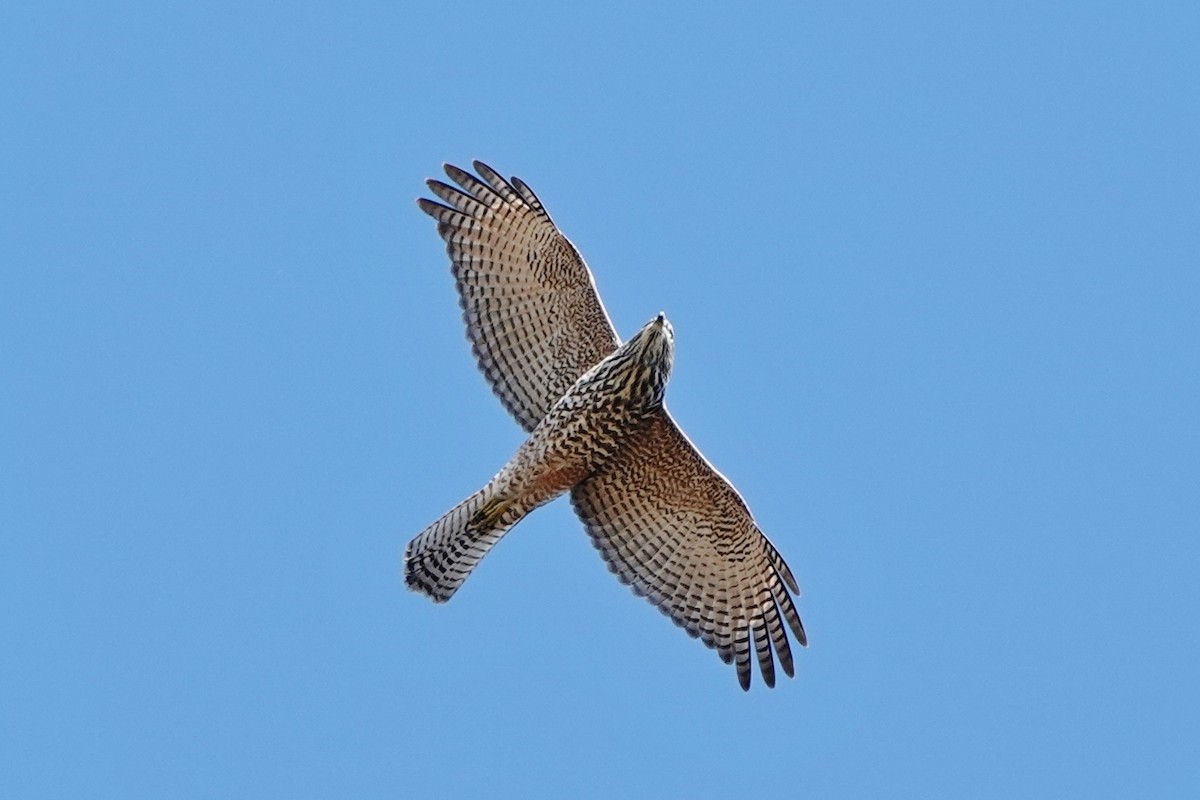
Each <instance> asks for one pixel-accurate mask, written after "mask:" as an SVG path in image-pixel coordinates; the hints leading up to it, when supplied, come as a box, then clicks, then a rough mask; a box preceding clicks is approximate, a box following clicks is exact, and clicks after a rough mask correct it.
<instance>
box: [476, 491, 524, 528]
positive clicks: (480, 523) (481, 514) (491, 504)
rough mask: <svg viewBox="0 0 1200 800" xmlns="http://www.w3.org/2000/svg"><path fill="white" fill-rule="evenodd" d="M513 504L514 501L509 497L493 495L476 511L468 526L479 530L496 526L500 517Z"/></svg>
mask: <svg viewBox="0 0 1200 800" xmlns="http://www.w3.org/2000/svg"><path fill="white" fill-rule="evenodd" d="M512 505H513V501H512V500H511V499H509V498H507V497H493V498H492V499H491V500H488V501H487V502H486V503H484V504H483V506H481V507H480V509H479V510H478V511H476V512H475V514H474V516H472V517H471V521H470V522H468V523H467V527H469V528H471V529H472V530H477V531H483V530H487V529H489V528H492V527H495V525H496V523H497V522H499V520H500V517H502V516H504V512H506V511H508V509H510V508H512Z"/></svg>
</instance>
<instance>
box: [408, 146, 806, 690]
mask: <svg viewBox="0 0 1200 800" xmlns="http://www.w3.org/2000/svg"><path fill="white" fill-rule="evenodd" d="M474 165H475V171H476V173H478V175H473V174H471V173H469V172H467V171H465V170H462V169H459V168H458V167H454V166H451V165H449V164H447V165H445V170H446V174H447V175H448V176H449V177H450V179H451V180H452V181H453V182H454V183H455V184H457V186H451V185H450V184H448V183H444V182H442V181H439V180H432V179H431V180H429V181H427V182H426V184H427V185H428V187H429V190H430V192H432V193H433V194H434V195H435V196H436V197H437V198H438V200H440V201H441V202H436V201H434V200H430V199H426V198H421V199H419V200H418V201H417V204H418V205H419V206H420V207H421V210H422V211H424V212H425V213H426V214H428V215H429V216H431V217H433V218H434V219H435V220H436V221H437V230H438V234H439V235H440V236H441V237H442V239H444V240H445V242H446V252H447V253H448V254H449V256H450V262H451V265H452V268H451V271H452V273H453V275H454V280H455V284H456V286H457V288H458V295H459V304H460V305H461V306H462V310H463V319H464V321H465V322H466V325H467V337H468V338H469V339H470V341H471V349H472V350H473V352H474V354H475V358H476V360H477V361H478V364H479V369H480V370H481V371H482V372H483V374H484V375H485V376H486V377H487V380H488V382H489V383H490V384H491V386H492V389H493V391H494V392H495V393H496V395H497V397H499V398H500V402H501V403H503V404H504V407H505V408H507V409H508V411H509V412H510V413H511V414H512V415H513V416H514V417H515V418H516V420H517V422H518V423H519V424H520V425H521V427H522V428H524V429H525V431H526V432H527V433H528V434H529V436H528V438H527V439H526V440H525V442H524V444H522V445H521V447H520V448H519V449H518V450H517V452H516V454H515V455H514V456H513V457H512V459H511V460H510V461H509V462H508V463H507V464H505V465H504V467H503V468H502V469H501V470H500V471H499V472H498V473H496V475H495V477H493V478H492V479H491V480H490V481H489V482H488V483H487V485H486V486H484V487H483V488H482V489H480V490H479V491H478V492H476V493H475V494H473V495H471V496H470V497H468V498H467V499H466V500H464V501H462V502H461V503H459V504H458V505H457V506H455V507H454V508H453V509H451V510H450V511H448V512H447V513H446V514H445V515H444V516H443V517H442V518H441V519H439V520H437V521H436V522H434V523H433V524H432V525H430V526H429V527H428V528H426V529H425V530H424V531H422V532H421V533H420V534H419V535H417V537H416V538H414V539H413V540H412V541H411V542H410V543H409V545H408V547H407V549H406V550H405V553H404V577H405V582H406V583H407V585H408V586H409V588H411V589H414V590H416V591H418V592H421V593H423V594H426V595H428V596H429V597H430V598H432V599H433V600H434V601H436V602H445V601H446V600H449V599H450V597H451V596H452V595H453V594H454V593H455V592H456V591H457V590H458V587H459V586H461V585H462V583H463V581H465V580H466V579H467V576H468V575H469V574H470V573H471V570H472V569H474V567H475V565H476V564H477V563H479V560H480V559H481V558H483V557H484V555H486V554H487V552H488V551H489V550H490V549H491V548H492V546H493V545H494V544H496V542H497V541H499V539H500V537H502V536H503V535H504V534H505V533H506V532H508V530H509V529H510V528H512V527H513V526H514V525H516V524H517V523H518V522H519V521H520V520H521V519H522V518H524V517H525V515H526V514H528V513H529V512H531V511H533V510H534V509H535V508H537V507H539V506H541V505H543V504H545V503H548V502H549V501H551V500H553V499H554V498H555V497H558V496H559V495H560V494H563V493H565V492H570V494H571V503H572V505H573V506H574V508H575V512H576V513H577V514H578V515H579V518H580V519H581V520H582V521H583V525H584V527H585V528H586V529H587V532H588V534H589V535H590V536H591V540H592V543H593V544H594V545H595V546H596V549H597V550H599V551H600V555H601V556H603V558H604V560H605V561H606V562H607V563H608V567H609V569H610V570H612V572H613V573H615V574H616V576H617V578H618V579H619V580H620V581H621V582H622V583H626V584H629V585H630V586H631V587H632V588H633V591H634V592H635V593H636V594H638V595H642V596H645V597H646V598H647V599H649V600H650V602H652V603H653V604H654V605H656V606H658V608H659V609H660V610H661V611H662V612H663V613H664V614H666V615H667V616H668V617H670V618H671V619H672V620H674V622H675V623H676V624H678V625H679V626H680V627H682V628H683V629H684V630H686V631H687V632H688V633H689V634H691V635H692V636H694V637H699V638H700V639H701V640H702V641H703V642H704V643H705V644H706V645H708V646H709V647H711V648H714V649H715V650H716V651H717V653H718V655H719V656H720V657H721V659H722V660H723V661H724V662H725V663H727V664H729V663H734V664H736V668H737V675H738V681H739V682H740V683H741V686H742V688H743V689H749V687H750V673H751V650H753V651H754V654H755V657H756V659H757V661H758V665H759V670H760V672H761V673H762V678H763V681H764V683H766V685H767V686H774V685H775V663H774V660H773V658H772V652H773V653H774V657H775V658H777V659H778V660H779V665H780V666H781V667H782V668H783V671H784V672H785V673H786V674H787V675H788V676H789V677H790V676H791V675H792V674H793V664H792V649H791V646H790V645H789V643H788V635H787V630H786V628H785V625H786V627H790V628H791V631H792V634H793V635H794V636H795V638H796V641H797V642H798V643H799V644H800V645H801V646H805V645H807V643H808V642H807V638H806V636H805V634H804V626H803V625H802V624H801V623H800V615H799V613H798V612H797V611H796V606H795V603H794V602H793V599H792V596H791V594H789V590H790V592H791V593H794V594H796V595H797V596H799V592H800V590H799V587H798V586H797V585H796V579H795V578H794V577H793V576H792V572H791V570H790V569H789V568H788V566H787V564H786V563H784V560H783V558H782V557H781V556H780V555H779V551H777V550H776V549H775V547H774V545H772V544H771V542H770V541H768V539H767V537H766V536H764V535H763V533H762V532H761V531H760V530H759V529H758V527H757V526H756V525H755V523H754V519H753V517H752V516H751V515H750V510H749V508H747V506H746V503H745V501H743V500H742V498H741V495H739V494H738V492H737V490H736V489H734V488H733V486H732V485H730V483H729V481H728V480H726V479H725V477H724V476H723V475H721V473H720V472H718V471H717V470H716V469H715V468H714V467H713V466H712V465H711V464H709V463H708V461H707V460H706V459H705V458H704V456H702V455H701V454H700V452H699V451H698V450H697V449H696V448H695V446H694V445H693V444H692V443H691V441H690V440H689V439H688V438H687V436H685V435H684V433H683V431H681V430H680V429H679V426H678V425H676V424H675V420H674V419H673V418H672V417H671V414H670V413H669V412H668V411H667V407H666V405H665V403H664V401H663V393H664V390H665V389H666V385H667V379H668V377H669V376H670V372H671V364H672V359H673V354H674V333H673V331H672V329H671V325H670V323H669V322H667V320H666V317H664V316H663V315H662V314H661V313H660V314H659V315H658V316H656V317H655V318H654V319H652V320H650V322H649V323H647V324H646V326H645V327H643V328H642V329H641V330H640V331H638V332H637V333H636V334H635V335H634V336H633V338H631V339H630V340H629V341H627V342H625V343H623V344H622V343H621V341H620V339H618V337H617V333H616V331H615V330H614V328H613V325H612V322H611V321H610V320H609V318H608V314H607V313H606V312H605V310H604V306H603V304H602V303H601V302H600V297H599V295H598V294H597V293H596V285H595V282H594V280H593V279H592V274H591V272H590V271H589V270H588V267H587V265H586V264H585V263H584V261H583V258H582V257H581V256H580V255H579V252H578V251H577V250H576V249H575V247H574V245H572V244H571V242H570V241H568V240H567V238H566V237H565V236H564V235H563V234H562V233H561V232H560V231H559V230H558V228H557V227H556V226H555V224H554V222H553V221H552V220H551V219H550V215H549V214H548V213H546V209H545V208H544V207H543V206H542V203H541V201H540V200H538V198H537V196H536V195H535V194H534V193H533V191H532V190H531V189H530V188H529V187H528V186H527V185H526V184H525V183H524V181H522V180H520V179H519V178H513V179H512V180H511V181H509V180H505V179H504V178H503V177H501V176H500V175H499V174H498V173H497V172H496V171H495V170H493V169H492V168H491V167H489V166H487V165H486V164H484V163H482V162H479V161H476V162H475V164H474Z"/></svg>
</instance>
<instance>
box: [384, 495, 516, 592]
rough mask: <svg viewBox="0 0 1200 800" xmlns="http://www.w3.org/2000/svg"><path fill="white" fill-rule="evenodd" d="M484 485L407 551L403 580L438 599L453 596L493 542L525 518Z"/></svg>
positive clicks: (436, 523)
mask: <svg viewBox="0 0 1200 800" xmlns="http://www.w3.org/2000/svg"><path fill="white" fill-rule="evenodd" d="M497 503H498V501H497V498H496V497H495V496H494V495H493V494H492V493H491V492H489V490H488V488H484V489H482V490H480V491H478V492H476V493H475V494H473V495H471V496H470V497H468V498H467V499H466V500H464V501H462V502H461V503H459V504H458V505H457V506H455V507H454V508H452V509H451V510H450V511H447V512H446V513H445V515H443V516H442V518H441V519H439V520H438V521H437V522H435V523H433V524H432V525H430V526H429V527H428V528H426V529H425V530H423V531H422V532H421V533H420V534H418V535H417V536H416V537H415V538H414V539H413V540H412V541H411V542H409V543H408V547H407V548H406V549H405V551H404V582H405V583H406V584H408V588H410V589H412V590H414V591H417V592H421V593H422V594H425V595H428V596H429V597H430V598H431V599H432V600H433V601H434V602H437V603H444V602H446V601H447V600H449V599H450V598H451V597H452V596H453V595H454V593H455V592H456V591H458V587H459V586H462V583H463V581H465V580H466V579H467V576H468V575H470V574H471V570H473V569H474V568H475V565H476V564H478V563H479V561H480V559H482V558H483V557H484V556H485V555H487V553H488V551H489V550H491V549H492V545H494V544H496V542H498V541H500V537H502V536H504V534H505V533H507V532H508V530H509V529H510V528H511V527H512V526H513V525H515V524H517V522H518V521H519V520H520V519H521V517H523V516H524V513H513V512H514V511H515V509H512V508H511V506H505V508H504V509H503V510H502V512H501V513H499V514H497V513H494V512H495V509H496V507H497Z"/></svg>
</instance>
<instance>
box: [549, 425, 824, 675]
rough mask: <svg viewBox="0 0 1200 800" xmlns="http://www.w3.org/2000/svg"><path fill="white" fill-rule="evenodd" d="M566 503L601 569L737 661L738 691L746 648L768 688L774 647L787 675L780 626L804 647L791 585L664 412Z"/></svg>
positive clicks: (728, 490) (741, 507)
mask: <svg viewBox="0 0 1200 800" xmlns="http://www.w3.org/2000/svg"><path fill="white" fill-rule="evenodd" d="M571 502H572V503H573V504H574V506H575V511H576V513H577V514H579V517H580V518H581V519H582V520H583V523H584V525H585V526H586V527H587V530H588V533H589V534H590V535H591V537H592V542H593V543H594V544H595V545H596V548H597V549H598V550H599V551H600V554H601V555H602V556H604V560H605V561H607V562H608V566H609V569H611V570H612V571H613V572H614V573H616V575H617V577H618V578H619V579H620V580H621V582H622V583H627V584H630V585H631V586H632V587H633V590H634V592H636V593H637V594H639V595H644V596H645V597H646V598H647V599H649V600H650V602H652V603H654V604H655V605H656V606H658V607H659V609H660V610H661V611H662V612H663V613H664V614H666V615H667V616H669V617H670V618H671V619H672V620H674V621H675V623H676V624H677V625H679V626H681V627H682V628H684V629H685V630H686V631H687V632H688V633H689V634H691V635H692V636H698V637H700V639H702V640H703V641H704V643H705V644H707V645H708V646H709V647H712V648H715V649H716V651H717V653H718V654H719V655H720V656H721V659H722V660H723V661H725V663H727V664H728V663H730V662H736V664H737V673H738V680H739V681H740V682H741V685H742V688H743V689H748V688H749V687H750V650H751V647H753V649H754V651H755V653H756V655H757V659H758V664H759V669H760V670H761V672H762V676H763V681H764V682H765V683H766V684H767V685H768V686H774V685H775V666H774V661H773V660H772V657H771V653H772V650H774V654H775V657H776V658H778V659H779V664H780V666H782V667H783V671H784V672H785V673H787V675H788V676H789V677H791V675H792V674H793V668H792V651H791V647H790V646H789V644H788V636H787V632H786V630H785V628H784V621H786V623H787V625H788V626H790V627H791V629H792V633H793V634H794V635H795V637H796V641H797V642H799V643H800V645H801V646H805V645H807V644H808V639H807V637H806V636H805V634H804V626H803V625H802V624H801V623H800V615H799V614H798V613H797V611H796V606H795V604H794V603H793V601H792V597H791V595H790V594H789V593H788V590H789V589H790V590H791V591H792V592H793V593H795V594H797V595H799V592H800V590H799V587H798V586H797V585H796V579H795V578H794V577H793V576H792V572H791V570H790V569H788V566H787V564H785V563H784V561H783V558H782V557H781V556H780V555H779V552H778V551H777V550H776V549H775V547H774V546H773V545H772V544H771V542H770V541H768V539H767V537H766V536H764V535H763V534H762V532H761V531H759V529H758V527H757V526H756V525H755V524H754V520H753V518H752V517H751V516H750V510H749V509H748V508H747V507H746V504H745V502H744V501H743V500H742V498H741V497H740V496H739V495H738V493H737V491H736V490H735V489H734V488H733V487H732V486H731V485H730V484H729V482H728V481H727V480H726V479H725V478H724V477H723V476H722V475H721V474H720V473H719V472H717V471H716V470H715V469H714V468H713V467H712V465H711V464H709V463H708V461H706V460H705V459H704V456H702V455H701V454H700V453H699V452H698V451H697V450H696V448H695V447H694V446H693V445H692V443H691V442H690V441H689V440H688V438H687V437H686V436H685V435H684V434H683V432H682V431H681V430H679V427H678V426H677V425H676V424H675V420H673V419H672V418H671V415H670V414H669V413H668V412H667V410H666V409H665V408H663V409H662V410H661V412H660V413H659V414H658V415H657V416H655V417H654V418H653V419H652V420H651V422H650V423H649V425H648V426H647V427H646V428H645V429H644V430H643V431H642V432H640V433H639V434H637V435H636V438H634V439H632V440H631V441H630V442H629V443H628V446H627V447H626V448H625V449H624V450H623V451H622V455H621V456H619V457H618V459H617V460H616V461H615V462H614V463H611V464H609V465H608V466H607V467H605V468H604V469H603V470H601V471H600V472H599V473H597V474H595V475H592V476H591V477H589V478H587V479H586V480H585V481H583V482H582V483H580V484H578V485H577V486H576V487H575V488H574V489H572V490H571Z"/></svg>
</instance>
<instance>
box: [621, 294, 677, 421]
mask: <svg viewBox="0 0 1200 800" xmlns="http://www.w3.org/2000/svg"><path fill="white" fill-rule="evenodd" d="M627 345H628V347H629V348H630V350H631V354H635V358H636V359H637V362H638V365H639V367H640V369H639V373H641V375H640V381H641V382H643V383H644V384H645V385H646V388H647V389H649V391H650V393H651V394H652V395H653V396H654V397H655V398H656V399H657V400H661V399H662V395H663V392H664V391H666V388H667V380H668V379H669V378H670V377H671V366H672V364H673V363H674V361H675V331H674V329H673V328H672V327H671V323H670V322H668V321H667V316H666V314H663V313H662V312H661V311H660V312H659V313H658V316H656V317H654V319H652V320H650V321H649V322H647V323H646V324H645V325H644V326H643V327H642V329H641V330H640V331H638V332H637V333H636V334H634V336H633V338H632V339H630V340H629V342H628V343H627Z"/></svg>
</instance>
